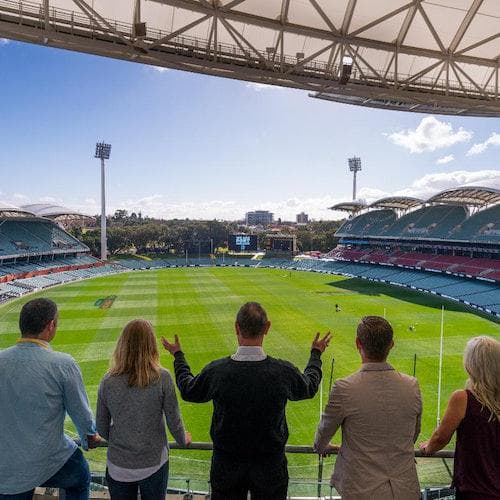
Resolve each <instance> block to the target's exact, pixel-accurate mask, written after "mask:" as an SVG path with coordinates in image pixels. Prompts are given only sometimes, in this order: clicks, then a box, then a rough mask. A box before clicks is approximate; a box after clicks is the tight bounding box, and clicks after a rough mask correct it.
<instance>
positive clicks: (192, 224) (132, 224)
mask: <svg viewBox="0 0 500 500" xmlns="http://www.w3.org/2000/svg"><path fill="white" fill-rule="evenodd" d="M107 222H108V228H107V234H108V251H109V253H110V254H112V255H119V254H125V253H138V254H178V255H182V254H183V253H184V252H185V249H186V247H187V246H189V247H193V246H196V245H200V244H201V243H203V248H204V249H207V248H210V249H212V250H213V252H217V250H219V251H222V249H225V248H227V242H228V237H229V235H231V234H235V233H238V234H240V233H251V232H252V230H251V229H250V228H248V227H246V226H244V225H242V224H241V223H238V222H234V221H219V220H190V219H172V220H161V219H153V218H149V217H142V215H141V214H140V213H139V214H136V213H131V214H128V213H127V211H126V210H117V211H116V212H115V214H114V215H113V216H112V217H109V218H108V221H107ZM340 224H341V222H340V221H318V222H310V223H308V224H306V225H295V224H287V223H281V224H280V225H279V226H278V228H279V230H280V232H282V233H285V234H295V235H296V236H297V246H298V249H299V251H301V252H304V251H310V250H316V251H320V252H327V251H329V250H331V249H332V248H334V247H335V245H336V244H337V239H336V238H335V237H334V236H333V235H334V233H335V231H336V230H337V229H338V227H339V226H340ZM99 225H100V221H99V217H97V227H95V228H87V229H82V228H73V229H71V232H72V234H73V235H74V236H76V237H77V238H78V239H79V240H80V241H82V242H83V243H85V244H86V245H87V246H88V247H89V248H90V250H91V252H92V253H93V254H94V255H99V253H100V227H99ZM273 227H276V226H273ZM253 232H254V234H258V243H259V248H265V245H266V235H267V231H266V230H265V229H260V230H259V231H258V232H257V231H253ZM203 253H208V252H203Z"/></svg>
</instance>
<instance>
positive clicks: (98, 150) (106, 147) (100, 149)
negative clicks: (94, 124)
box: [94, 142, 111, 260]
mask: <svg viewBox="0 0 500 500" xmlns="http://www.w3.org/2000/svg"><path fill="white" fill-rule="evenodd" d="M110 155H111V144H105V143H104V142H98V143H96V145H95V155H94V157H95V158H100V160H101V260H107V258H108V246H107V238H106V177H105V172H104V160H109V157H110Z"/></svg>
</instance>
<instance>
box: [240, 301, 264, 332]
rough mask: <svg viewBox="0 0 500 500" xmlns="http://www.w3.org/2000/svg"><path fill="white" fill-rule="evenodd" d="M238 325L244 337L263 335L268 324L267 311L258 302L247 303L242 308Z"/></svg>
mask: <svg viewBox="0 0 500 500" xmlns="http://www.w3.org/2000/svg"><path fill="white" fill-rule="evenodd" d="M236 323H237V324H238V326H239V327H240V333H241V336H242V337H245V338H251V337H258V336H259V335H262V332H263V331H264V328H265V326H266V323H267V314H266V311H265V310H264V308H263V307H262V306H261V305H260V304H259V303H258V302H247V303H246V304H243V305H242V306H241V307H240V310H239V311H238V315H237V316H236Z"/></svg>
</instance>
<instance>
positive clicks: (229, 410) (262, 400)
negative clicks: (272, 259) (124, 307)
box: [162, 302, 331, 500]
mask: <svg viewBox="0 0 500 500" xmlns="http://www.w3.org/2000/svg"><path fill="white" fill-rule="evenodd" d="M270 326H271V323H270V322H269V321H268V319H267V315H266V312H265V311H264V309H263V307H262V306H261V305H260V304H258V303H256V302H248V303H246V304H244V305H243V306H242V307H241V309H240V310H239V312H238V315H237V317H236V323H235V328H236V336H237V339H238V345H239V347H238V350H237V351H236V353H235V354H233V355H232V356H231V357H227V358H222V359H218V360H216V361H213V362H212V363H210V364H208V365H207V366H206V367H205V368H203V370H202V371H201V373H200V374H199V375H197V376H193V374H192V373H191V370H190V368H189V365H188V363H187V361H186V358H185V356H184V353H183V352H182V350H181V346H180V343H179V338H178V337H177V335H176V336H175V341H174V343H169V342H168V341H167V340H165V339H164V338H162V343H163V346H164V347H165V349H166V350H168V351H169V352H170V353H171V354H172V355H173V356H174V358H175V361H174V368H175V378H176V382H177V386H178V387H179V391H180V393H181V396H182V398H183V399H184V400H185V401H190V402H193V403H205V402H207V401H211V400H212V401H213V405H214V413H213V416H212V425H211V427H210V436H211V437H212V441H213V444H214V451H213V455H212V467H211V471H210V482H211V486H212V497H211V498H212V500H240V499H241V500H246V498H247V494H248V492H249V491H250V492H251V496H252V500H271V499H272V500H281V499H285V498H286V494H287V487H288V470H287V462H286V457H285V444H286V442H287V439H288V427H287V423H286V416H285V407H286V403H287V401H288V400H290V401H298V400H301V399H310V398H312V397H314V395H315V394H316V392H317V390H318V386H319V383H320V381H321V354H322V353H323V352H324V350H325V349H326V348H327V346H328V344H329V342H330V338H331V335H330V333H327V334H326V335H325V336H324V337H323V338H322V339H320V334H319V333H318V334H316V337H315V339H314V340H313V343H312V348H311V357H310V358H309V362H308V364H307V366H306V369H305V370H304V373H300V371H299V370H298V369H297V368H296V367H295V366H293V365H292V364H291V363H289V362H288V361H283V360H280V359H275V358H271V357H270V356H267V355H266V354H265V353H264V351H263V349H262V343H263V341H264V337H265V335H266V334H267V332H268V331H269V328H270Z"/></svg>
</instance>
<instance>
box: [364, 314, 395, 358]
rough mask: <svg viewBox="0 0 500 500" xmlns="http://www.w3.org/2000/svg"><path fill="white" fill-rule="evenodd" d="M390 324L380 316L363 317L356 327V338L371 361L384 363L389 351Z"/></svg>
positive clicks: (390, 340) (391, 332) (391, 335)
mask: <svg viewBox="0 0 500 500" xmlns="http://www.w3.org/2000/svg"><path fill="white" fill-rule="evenodd" d="M393 335H394V333H393V331H392V326H391V324H390V323H389V322H388V321H387V320H385V319H384V318H381V317H380V316H365V317H364V318H361V321H360V322H359V325H358V331H357V338H358V340H359V341H360V342H361V345H362V346H363V349H364V351H365V353H366V355H367V356H368V357H369V358H370V359H373V361H384V360H385V359H386V358H387V356H388V354H389V351H390V350H391V343H392V337H393Z"/></svg>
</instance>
